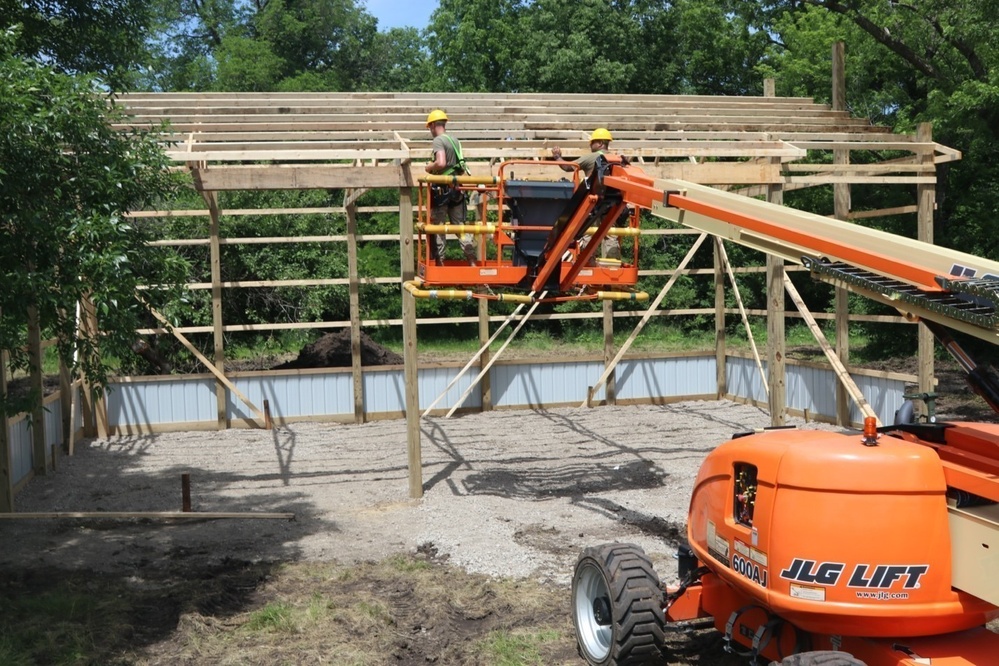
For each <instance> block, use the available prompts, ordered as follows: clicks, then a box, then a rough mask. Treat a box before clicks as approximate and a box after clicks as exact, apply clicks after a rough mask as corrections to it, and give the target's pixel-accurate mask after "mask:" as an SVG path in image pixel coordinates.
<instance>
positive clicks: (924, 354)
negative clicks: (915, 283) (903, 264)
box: [916, 123, 937, 393]
mask: <svg viewBox="0 0 999 666" xmlns="http://www.w3.org/2000/svg"><path fill="white" fill-rule="evenodd" d="M916 140H917V141H919V142H920V143H930V142H932V141H933V124H932V123H920V124H919V126H918V127H917V128H916ZM922 163H923V164H933V153H926V154H925V155H923V157H922ZM916 204H917V206H918V212H917V213H916V216H917V222H916V224H917V231H916V234H917V235H916V238H917V239H918V240H921V241H923V242H924V243H932V242H933V212H934V210H936V206H937V188H936V185H930V184H925V185H924V184H920V185H916ZM933 340H934V338H933V334H932V333H930V331H929V329H927V328H926V327H925V326H923V325H920V326H919V373H918V375H919V391H920V392H921V393H930V392H932V391H933V389H934V386H933V374H934V367H933Z"/></svg>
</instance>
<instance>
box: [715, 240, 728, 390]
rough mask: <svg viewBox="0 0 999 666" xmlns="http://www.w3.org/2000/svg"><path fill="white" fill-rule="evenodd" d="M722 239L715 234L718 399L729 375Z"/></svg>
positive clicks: (724, 388) (725, 387)
mask: <svg viewBox="0 0 999 666" xmlns="http://www.w3.org/2000/svg"><path fill="white" fill-rule="evenodd" d="M722 242H723V241H722V239H721V238H719V237H718V236H715V245H714V248H713V249H714V252H713V256H714V267H715V385H716V387H717V388H716V395H717V397H718V399H721V398H723V397H725V395H726V394H727V393H728V376H727V374H726V371H725V269H724V266H723V265H722V258H721V250H722Z"/></svg>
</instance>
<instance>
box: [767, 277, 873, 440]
mask: <svg viewBox="0 0 999 666" xmlns="http://www.w3.org/2000/svg"><path fill="white" fill-rule="evenodd" d="M784 289H785V290H787V293H788V295H789V296H790V297H791V301H792V302H793V303H794V305H795V307H796V308H798V312H800V313H801V316H802V317H803V318H804V320H805V324H806V325H807V326H808V330H810V331H811V332H812V335H813V336H814V337H815V341H816V342H817V343H818V344H819V347H821V348H822V351H823V352H824V353H825V355H826V358H827V359H828V360H829V364H830V365H831V366H832V369H833V372H835V373H836V378H837V379H839V383H840V384H841V385H843V386H844V387H845V388H846V392H847V393H848V394H849V396H850V398H852V399H853V402H854V403H855V404H856V405H857V407H859V408H860V412H861V413H862V414H863V415H864V416H865V417H870V416H873V417H874V418H875V419H877V418H878V415H877V414H875V413H874V410H873V409H871V406H870V405H869V404H868V403H867V399H866V398H864V394H863V393H862V392H861V390H860V388H859V387H858V386H857V384H856V382H854V381H853V377H851V376H850V373H849V371H847V369H846V366H845V365H843V363H842V362H841V361H840V360H839V357H838V356H836V350H834V349H833V348H832V345H830V344H829V341H828V340H826V336H825V335H823V333H822V329H821V328H819V325H818V324H817V323H815V319H814V318H813V317H812V316H811V312H809V310H808V307H807V306H806V305H805V301H803V300H802V298H801V296H800V295H799V294H798V290H797V289H795V287H794V284H793V283H792V282H791V278H790V277H789V276H787V275H785V276H784ZM847 422H849V419H847ZM878 425H879V426H880V425H881V423H880V421H879V422H878Z"/></svg>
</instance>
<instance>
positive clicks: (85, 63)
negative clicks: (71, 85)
mask: <svg viewBox="0 0 999 666" xmlns="http://www.w3.org/2000/svg"><path fill="white" fill-rule="evenodd" d="M151 18H152V15H151V13H150V9H149V4H148V2H146V0H0V26H2V27H5V28H8V27H11V26H15V25H20V26H21V30H19V31H18V32H17V33H16V37H14V38H13V39H14V41H13V44H12V48H13V53H15V54H17V55H20V56H23V57H26V58H33V59H38V60H40V61H43V62H46V63H48V64H49V65H50V66H51V67H53V68H54V69H56V70H58V71H61V72H67V73H80V72H86V73H90V74H95V75H99V76H100V77H101V78H102V80H103V82H104V83H105V84H106V85H110V86H111V87H112V88H113V89H116V90H121V89H123V87H124V86H125V85H126V84H127V83H128V82H130V81H131V79H132V77H131V74H132V72H134V68H135V66H136V65H137V64H138V63H140V62H142V61H143V60H144V59H145V54H146V46H145V38H146V33H145V28H146V26H147V25H148V24H149V22H150V20H151ZM8 48H11V47H8Z"/></svg>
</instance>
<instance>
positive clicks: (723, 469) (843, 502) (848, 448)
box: [688, 430, 999, 638]
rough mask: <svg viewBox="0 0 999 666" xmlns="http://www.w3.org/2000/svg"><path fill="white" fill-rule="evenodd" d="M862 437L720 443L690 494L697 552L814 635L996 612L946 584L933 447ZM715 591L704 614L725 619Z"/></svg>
mask: <svg viewBox="0 0 999 666" xmlns="http://www.w3.org/2000/svg"><path fill="white" fill-rule="evenodd" d="M862 439H863V438H862V436H861V435H858V434H842V433H829V432H820V431H800V430H773V431H767V432H763V433H759V434H755V435H749V436H745V437H740V438H737V439H734V440H732V441H731V442H728V443H726V444H723V445H722V446H720V447H718V448H717V449H716V450H715V451H713V452H712V453H711V454H710V455H709V456H708V457H707V459H706V460H705V462H704V464H703V466H702V467H701V470H700V473H699V475H698V477H697V481H696V485H695V488H694V492H693V495H692V498H691V504H690V515H689V521H688V537H689V540H690V545H691V547H692V549H693V550H694V552H695V554H696V555H697V557H698V559H699V560H700V561H701V562H703V563H705V564H706V565H707V566H708V567H709V568H710V569H711V571H712V574H714V575H715V576H717V577H718V578H719V579H720V580H721V581H723V582H724V583H726V584H727V585H728V586H730V587H731V588H732V589H733V592H734V593H735V594H736V595H737V596H740V597H744V598H746V599H748V600H751V602H752V603H754V604H758V605H759V606H761V607H762V608H764V609H766V610H767V611H769V612H771V613H773V614H776V615H779V616H781V617H783V618H784V619H786V620H787V621H789V622H791V623H793V624H794V625H795V626H797V627H800V628H801V629H803V630H805V631H808V632H814V633H818V634H833V635H840V636H864V637H872V638H873V637H887V636H893V637H900V636H901V637H905V636H929V635H936V634H944V633H949V632H956V631H962V630H965V629H969V628H972V627H976V626H980V625H982V624H984V623H985V622H987V621H989V620H990V619H992V618H994V617H997V616H999V609H997V608H996V607H994V606H992V605H991V604H988V603H987V602H984V601H982V600H980V599H977V598H976V597H973V596H971V595H968V594H966V593H964V592H961V591H958V590H955V589H954V588H952V587H951V544H950V535H949V527H948V515H947V499H946V492H947V484H946V480H945V477H944V470H943V467H942V464H941V460H940V458H939V456H938V455H937V453H936V451H935V450H934V449H933V448H931V447H927V446H924V445H922V444H919V443H915V442H909V441H903V440H901V439H897V438H894V437H885V436H882V437H880V438H879V440H878V442H877V445H875V446H865V445H864V444H863V442H862ZM713 598H721V595H710V594H704V595H702V597H701V600H700V601H701V604H702V605H703V610H704V611H705V612H706V613H708V614H711V615H714V616H715V617H716V618H719V619H723V618H724V615H725V614H726V610H727V609H725V608H713V607H712V606H713V604H712V599H713ZM728 612H730V611H728ZM720 615H721V617H719V616H720Z"/></svg>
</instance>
